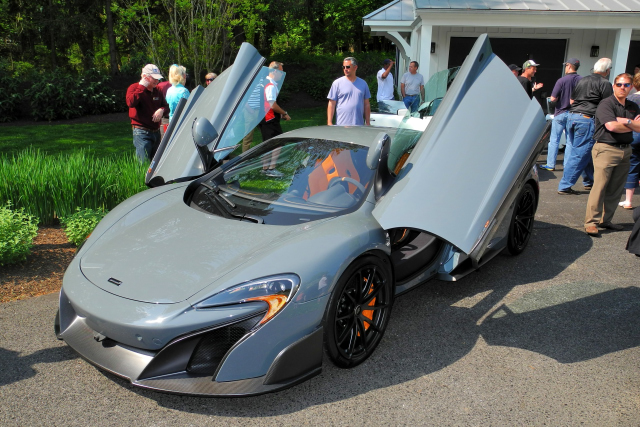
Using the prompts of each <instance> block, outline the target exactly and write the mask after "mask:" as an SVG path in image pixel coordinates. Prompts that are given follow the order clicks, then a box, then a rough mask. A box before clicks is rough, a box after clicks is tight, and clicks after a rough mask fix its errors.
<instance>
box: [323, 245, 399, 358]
mask: <svg viewBox="0 0 640 427" xmlns="http://www.w3.org/2000/svg"><path fill="white" fill-rule="evenodd" d="M392 305H393V283H392V274H391V268H390V266H389V261H388V260H382V259H380V258H378V257H376V256H374V255H367V256H364V257H362V258H358V259H357V260H355V261H354V262H353V263H352V264H351V265H350V266H349V267H348V268H347V270H346V271H345V272H344V274H343V275H342V277H340V280H339V281H338V283H337V285H336V288H335V290H334V291H333V294H332V295H331V299H330V301H329V306H328V309H327V314H326V316H325V338H324V340H325V347H326V350H327V353H328V355H329V357H330V358H331V360H332V361H333V362H334V363H335V364H336V365H337V366H340V367H342V368H350V367H353V366H356V365H358V364H360V363H362V362H364V361H365V360H366V359H367V358H368V357H369V356H370V355H371V353H373V351H374V350H375V348H376V347H377V345H378V344H379V343H380V340H381V339H382V336H383V335H384V331H385V329H386V328H387V323H388V322H389V316H390V314H391V307H392Z"/></svg>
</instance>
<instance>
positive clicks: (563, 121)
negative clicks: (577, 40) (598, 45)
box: [540, 58, 582, 171]
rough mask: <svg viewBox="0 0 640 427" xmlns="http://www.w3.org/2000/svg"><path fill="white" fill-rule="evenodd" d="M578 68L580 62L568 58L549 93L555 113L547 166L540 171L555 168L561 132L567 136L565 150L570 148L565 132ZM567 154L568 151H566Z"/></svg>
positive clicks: (578, 79)
mask: <svg viewBox="0 0 640 427" xmlns="http://www.w3.org/2000/svg"><path fill="white" fill-rule="evenodd" d="M579 67H580V60H578V59H576V58H569V59H568V60H567V62H565V63H564V77H561V78H559V79H558V81H557V82H556V85H555V86H554V87H553V91H552V92H551V102H555V103H556V111H555V113H554V115H553V121H552V122H551V136H550V137H549V147H548V149H547V164H546V165H544V166H540V169H544V170H548V171H552V170H555V168H556V157H558V145H559V143H560V138H561V137H562V132H565V133H566V135H567V150H570V149H571V148H570V147H571V140H570V138H569V133H568V132H566V127H567V118H568V117H569V108H571V92H573V88H574V87H576V85H577V84H578V82H579V81H580V79H581V78H582V76H580V75H578V73H577V72H576V71H578V68H579ZM567 152H568V151H567Z"/></svg>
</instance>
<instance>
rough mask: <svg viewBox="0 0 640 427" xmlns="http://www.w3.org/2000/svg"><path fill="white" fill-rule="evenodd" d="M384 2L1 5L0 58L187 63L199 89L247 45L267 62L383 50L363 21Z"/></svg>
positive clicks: (41, 0) (108, 64)
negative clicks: (292, 53)
mask: <svg viewBox="0 0 640 427" xmlns="http://www.w3.org/2000/svg"><path fill="white" fill-rule="evenodd" d="M387 2H388V0H343V1H340V2H336V1H333V0H269V1H267V0H224V1H217V0H64V1H63V0H31V1H29V2H27V1H24V0H0V34H2V37H1V40H0V58H3V59H6V61H7V63H8V64H9V72H10V74H11V75H14V76H27V75H28V74H43V73H46V72H47V71H55V70H62V71H64V72H70V71H74V72H82V71H86V70H89V69H91V68H99V69H100V70H102V71H107V70H108V71H110V72H111V74H116V73H118V71H119V72H120V73H123V74H125V75H137V74H138V73H139V70H140V68H141V67H140V65H143V64H142V62H144V63H147V62H153V63H155V64H156V65H158V66H159V67H160V68H161V69H164V70H166V69H167V68H168V67H169V65H170V64H172V63H180V64H183V65H185V66H187V68H188V69H189V71H191V72H192V75H193V76H195V77H196V79H197V80H198V83H201V80H200V78H201V77H202V75H203V74H204V73H203V72H204V71H205V70H210V71H216V72H220V71H222V69H224V68H226V67H228V66H229V65H230V64H231V63H232V62H233V59H234V57H235V55H236V53H237V50H238V48H239V47H240V44H241V43H242V42H244V41H248V42H250V43H252V44H254V45H255V46H256V47H258V49H259V50H260V51H261V52H262V54H263V55H265V56H266V55H270V54H279V53H282V52H285V51H289V50H292V49H293V50H299V51H304V52H306V53H335V52H345V51H348V52H355V53H359V52H360V51H362V50H371V49H372V46H375V45H376V44H377V46H378V48H380V43H379V42H378V43H375V40H376V39H374V38H372V37H371V36H370V35H369V34H367V33H364V32H363V28H362V16H363V15H365V14H367V13H369V12H372V11H374V10H376V9H378V8H379V7H380V6H382V5H384V4H386V3H387ZM111 24H112V25H111ZM141 58H144V59H145V61H140V59H141ZM118 67H120V68H119V70H118ZM201 71H202V72H201Z"/></svg>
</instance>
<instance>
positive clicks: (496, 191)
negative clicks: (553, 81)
mask: <svg viewBox="0 0 640 427" xmlns="http://www.w3.org/2000/svg"><path fill="white" fill-rule="evenodd" d="M544 127H545V119H544V115H543V114H542V110H541V109H540V105H539V104H538V102H537V101H536V100H535V99H533V100H531V99H529V97H528V96H527V94H526V93H525V91H524V90H522V86H520V84H519V83H518V81H517V80H516V79H515V78H514V77H513V74H511V72H510V71H509V69H508V67H507V66H506V65H505V64H504V62H502V61H501V60H500V58H498V57H497V56H496V55H495V54H493V53H492V51H491V46H490V44H489V40H488V38H487V37H486V35H483V36H481V37H479V38H478V41H476V44H475V45H474V47H473V49H472V50H471V52H470V53H469V56H468V57H467V59H466V60H465V62H464V64H463V65H462V67H461V68H460V71H459V72H458V75H457V77H456V78H455V80H454V81H453V84H452V85H451V87H450V89H449V91H448V92H447V94H446V95H445V97H444V99H443V100H442V103H441V104H440V106H439V107H438V109H437V111H436V114H435V115H434V117H433V119H432V120H431V122H430V123H429V126H428V127H427V129H426V130H425V132H424V133H423V135H422V136H421V138H420V140H419V141H418V142H417V144H416V145H415V149H414V150H413V151H412V152H411V154H410V156H409V158H408V160H407V163H406V164H405V166H404V168H403V169H402V170H401V171H400V172H399V174H398V178H397V180H396V182H395V183H394V184H393V186H392V187H391V189H390V190H389V192H388V193H387V194H386V195H385V196H384V197H383V198H381V199H380V201H379V202H378V203H377V206H376V208H375V209H374V211H373V215H374V217H375V218H376V219H377V220H378V222H379V223H380V225H382V227H383V228H384V229H387V230H388V229H391V228H395V227H402V228H415V229H419V230H424V231H427V232H429V233H432V234H435V235H437V236H439V237H441V238H443V239H445V240H447V241H448V242H450V243H452V244H453V245H455V246H457V247H458V248H460V249H461V250H463V251H464V252H466V253H470V252H471V250H472V249H473V248H474V246H475V245H476V243H477V242H478V241H479V239H481V238H482V236H483V235H484V233H485V231H486V228H487V227H488V225H489V224H490V223H491V221H492V219H493V218H494V216H495V215H496V212H497V210H498V208H499V207H500V206H501V204H502V202H503V199H504V197H505V195H506V194H508V193H509V189H510V188H512V187H513V185H514V184H515V182H516V180H517V178H518V177H519V176H521V174H522V173H523V170H524V168H526V167H528V164H529V163H530V162H529V160H530V159H531V158H532V157H533V156H535V154H536V151H535V149H536V147H538V142H539V140H540V137H541V135H542V132H543V130H544ZM401 134H402V129H400V130H399V131H398V132H397V133H396V135H395V138H394V141H393V142H392V145H391V150H392V152H393V150H394V147H395V146H397V145H398V142H397V141H400V140H401V138H399V136H401ZM394 144H395V146H394ZM400 148H402V147H400ZM400 151H402V150H401V149H400ZM396 157H397V156H396ZM390 158H392V156H391V154H390ZM390 166H391V169H393V166H394V165H390Z"/></svg>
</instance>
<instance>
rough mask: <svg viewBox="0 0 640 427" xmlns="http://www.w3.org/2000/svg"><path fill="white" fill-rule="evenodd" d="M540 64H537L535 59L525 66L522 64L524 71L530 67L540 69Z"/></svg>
mask: <svg viewBox="0 0 640 427" xmlns="http://www.w3.org/2000/svg"><path fill="white" fill-rule="evenodd" d="M539 66H540V64H538V63H536V61H534V60H533V59H530V60H528V61H527V62H525V63H524V64H522V69H524V70H526V69H527V68H529V67H539Z"/></svg>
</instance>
